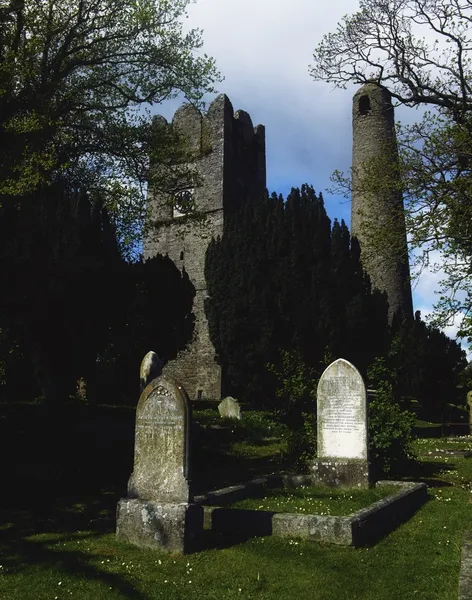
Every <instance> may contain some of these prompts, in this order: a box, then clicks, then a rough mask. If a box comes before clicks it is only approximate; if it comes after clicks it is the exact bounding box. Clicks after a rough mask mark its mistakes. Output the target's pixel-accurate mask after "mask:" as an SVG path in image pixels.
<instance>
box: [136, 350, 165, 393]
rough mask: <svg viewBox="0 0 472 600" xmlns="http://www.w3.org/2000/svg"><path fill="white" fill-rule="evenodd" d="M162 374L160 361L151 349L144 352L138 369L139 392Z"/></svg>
mask: <svg viewBox="0 0 472 600" xmlns="http://www.w3.org/2000/svg"><path fill="white" fill-rule="evenodd" d="M161 374H162V361H161V359H160V358H159V356H158V355H157V354H156V353H155V352H153V351H152V350H151V351H150V352H148V353H147V354H146V356H145V357H144V358H143V361H142V363H141V368H140V370H139V382H140V390H139V391H140V392H142V391H143V390H144V388H145V387H146V386H147V385H148V383H151V381H153V380H154V379H156V377H159V376H160V375H161Z"/></svg>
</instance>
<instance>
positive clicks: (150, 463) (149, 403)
mask: <svg viewBox="0 0 472 600" xmlns="http://www.w3.org/2000/svg"><path fill="white" fill-rule="evenodd" d="M188 419H189V405H188V398H187V397H186V393H185V391H184V390H183V389H182V388H180V387H179V386H178V384H177V383H176V382H173V381H171V380H168V379H165V378H164V377H159V378H157V379H154V380H153V381H152V382H151V383H150V384H149V385H148V386H147V387H146V388H145V390H144V392H143V393H142V394H141V398H140V399H139V403H138V407H137V410H136V436H135V445H134V470H133V474H132V475H131V477H130V480H129V484H128V493H129V496H130V497H132V498H139V499H141V500H153V501H159V502H168V503H172V502H174V503H178V502H188V501H189V485H188V481H187V478H188V431H189V428H188Z"/></svg>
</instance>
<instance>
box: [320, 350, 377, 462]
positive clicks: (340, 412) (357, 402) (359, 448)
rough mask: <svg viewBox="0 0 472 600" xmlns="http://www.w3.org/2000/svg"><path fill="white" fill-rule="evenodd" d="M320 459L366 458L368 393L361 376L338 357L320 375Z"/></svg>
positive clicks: (349, 364)
mask: <svg viewBox="0 0 472 600" xmlns="http://www.w3.org/2000/svg"><path fill="white" fill-rule="evenodd" d="M317 409H318V415H317V423H318V458H320V457H330V458H347V459H362V460H367V393H366V387H365V384H364V380H363V379H362V375H361V374H360V373H359V371H358V370H357V369H356V367H355V366H354V365H352V364H351V363H350V362H349V361H347V360H345V359H343V358H338V360H336V361H335V362H333V363H331V364H330V365H329V367H327V368H326V369H325V371H324V372H323V374H322V375H321V378H320V381H319V383H318V392H317Z"/></svg>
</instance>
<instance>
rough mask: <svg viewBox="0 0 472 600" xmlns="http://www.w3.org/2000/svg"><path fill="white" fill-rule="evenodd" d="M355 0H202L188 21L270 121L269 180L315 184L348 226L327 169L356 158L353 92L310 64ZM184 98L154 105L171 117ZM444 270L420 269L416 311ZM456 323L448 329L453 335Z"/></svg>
mask: <svg viewBox="0 0 472 600" xmlns="http://www.w3.org/2000/svg"><path fill="white" fill-rule="evenodd" d="M357 9H358V2H357V0H336V2H326V1H324V0H323V1H321V0H291V1H290V2H288V1H287V0H198V1H197V2H196V3H195V4H191V5H190V6H189V10H188V16H189V18H188V20H187V21H186V27H189V28H200V29H202V30H203V40H204V46H203V48H202V52H204V53H206V54H208V55H210V56H212V57H213V58H214V59H215V60H216V63H217V67H218V69H219V71H220V72H221V74H222V75H223V76H224V78H225V79H224V81H222V82H221V83H220V84H218V86H217V87H218V91H219V92H224V93H225V94H226V95H227V96H228V97H229V98H230V100H231V102H232V104H233V107H234V109H235V110H238V109H242V110H245V111H247V112H248V113H249V114H250V115H251V118H252V121H253V123H254V125H257V124H258V123H262V124H263V125H265V127H266V155H267V187H268V189H269V191H270V192H272V191H276V192H278V193H282V194H284V196H285V195H286V194H287V192H288V191H289V190H290V188H291V187H292V186H296V187H297V186H300V185H301V184H302V183H309V184H312V185H313V186H314V188H315V190H316V191H317V192H322V193H323V196H324V199H325V205H326V209H327V212H328V215H329V216H330V217H331V219H334V218H338V219H344V220H345V221H346V223H347V224H348V225H349V221H350V202H349V200H346V199H345V198H342V197H337V196H333V195H331V194H329V193H328V191H327V189H328V188H330V187H331V182H330V175H331V174H332V173H333V171H334V170H336V169H339V170H341V171H347V170H348V169H349V168H350V165H351V152H352V134H351V103H352V97H353V95H354V93H355V91H356V88H355V87H354V86H351V87H348V88H347V89H346V90H339V89H334V87H333V86H332V85H330V84H327V83H323V82H315V81H314V80H313V79H312V78H311V77H310V75H309V65H310V63H311V62H312V55H313V51H314V49H315V46H316V45H317V43H318V41H319V40H320V39H321V36H322V35H323V34H324V33H328V32H331V31H334V30H335V28H336V25H337V23H338V21H339V20H340V19H341V18H342V16H344V15H345V14H351V13H353V12H355V11H356V10H357ZM178 104H179V103H177V102H170V103H168V104H167V105H163V106H160V107H158V110H156V112H159V113H160V114H163V115H164V116H165V117H166V118H168V119H171V118H172V114H173V112H174V111H175V109H176V108H177V106H178ZM417 117H419V115H417V114H416V111H415V110H414V109H408V108H405V107H399V108H398V109H397V112H396V119H397V120H402V121H409V122H411V121H414V120H415V118H417ZM440 278H441V276H440V274H437V273H436V274H434V273H429V272H426V273H423V274H422V276H421V277H420V278H419V280H418V282H417V283H416V286H415V288H414V290H413V301H414V306H415V310H421V312H422V315H423V316H427V315H428V313H430V312H431V309H432V305H433V303H434V302H435V301H436V297H435V291H436V290H437V288H438V283H439V280H440ZM455 331H456V327H455V326H452V327H450V328H448V329H447V330H446V333H448V335H451V336H452V337H454V335H455Z"/></svg>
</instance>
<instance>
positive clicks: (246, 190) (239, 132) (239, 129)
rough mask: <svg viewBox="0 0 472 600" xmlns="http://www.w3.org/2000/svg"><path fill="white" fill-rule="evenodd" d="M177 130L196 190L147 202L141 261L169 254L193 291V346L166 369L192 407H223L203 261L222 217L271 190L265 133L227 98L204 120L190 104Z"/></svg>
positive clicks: (183, 109)
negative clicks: (212, 403)
mask: <svg viewBox="0 0 472 600" xmlns="http://www.w3.org/2000/svg"><path fill="white" fill-rule="evenodd" d="M172 126H173V127H174V128H175V129H176V130H177V131H178V132H179V133H180V134H181V135H182V136H183V137H184V139H185V141H186V144H187V145H188V149H189V150H190V151H191V152H192V156H194V159H193V160H192V164H191V165H189V166H191V167H193V168H194V170H195V172H196V178H195V183H194V184H192V185H189V186H188V188H187V189H185V190H181V191H179V192H178V194H176V195H175V197H174V198H172V197H170V196H169V195H165V194H153V193H152V190H151V191H150V193H149V195H148V215H149V216H148V218H149V219H150V220H151V227H150V228H149V233H148V235H147V237H146V239H145V240H144V248H143V252H144V257H145V258H150V257H153V256H155V255H156V254H158V253H159V254H163V255H165V254H167V255H168V256H169V257H170V258H171V259H172V260H173V262H174V263H175V264H176V265H177V266H178V267H179V268H180V269H183V268H185V271H186V272H187V274H188V275H189V277H190V280H191V281H192V283H193V285H194V286H195V289H196V296H195V299H194V305H193V312H194V314H195V332H194V337H193V340H192V342H191V343H190V345H189V346H188V347H187V348H186V349H185V350H183V351H182V352H181V353H180V354H179V355H178V356H177V358H176V359H175V360H174V361H171V362H169V363H168V364H167V365H166V366H165V367H164V369H163V373H164V374H168V375H171V376H172V377H175V378H176V379H177V380H178V381H180V382H181V383H182V385H183V386H184V388H185V390H186V391H187V393H188V394H189V396H190V398H192V399H202V400H203V399H220V397H221V369H220V366H219V365H218V364H217V363H216V362H215V349H214V347H213V344H212V343H211V340H210V336H209V332H208V322H207V319H206V316H205V310H204V302H205V298H206V297H207V289H206V282H205V276H204V267H205V253H206V250H207V247H208V244H209V243H210V241H211V239H212V238H214V237H216V236H218V235H220V236H221V235H222V234H223V226H224V220H225V216H227V215H228V214H229V213H230V212H231V211H232V210H234V209H235V208H237V207H238V206H240V204H241V203H242V202H243V201H244V200H246V199H255V198H258V197H260V196H261V195H262V194H263V193H264V191H265V187H266V165H265V129H264V127H263V126H262V125H257V127H255V128H254V127H253V125H252V121H251V117H250V116H249V115H248V114H247V113H246V112H244V111H242V110H239V111H237V112H236V113H234V111H233V107H232V105H231V102H230V101H229V99H228V98H227V96H225V95H223V94H222V95H220V96H218V97H217V98H216V99H215V100H214V101H213V102H212V104H211V105H210V107H209V110H208V112H207V113H206V114H201V113H200V112H198V110H196V109H195V108H194V107H193V106H192V105H190V104H184V105H183V106H181V107H180V108H179V109H178V110H177V111H176V113H175V115H174V118H173V120H172Z"/></svg>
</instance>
